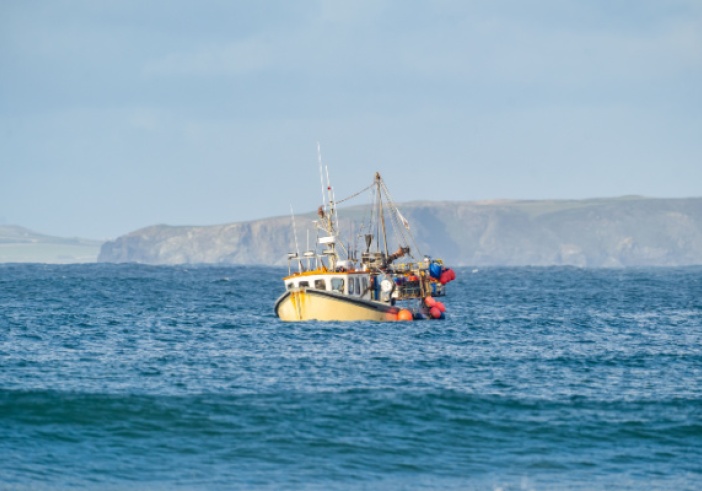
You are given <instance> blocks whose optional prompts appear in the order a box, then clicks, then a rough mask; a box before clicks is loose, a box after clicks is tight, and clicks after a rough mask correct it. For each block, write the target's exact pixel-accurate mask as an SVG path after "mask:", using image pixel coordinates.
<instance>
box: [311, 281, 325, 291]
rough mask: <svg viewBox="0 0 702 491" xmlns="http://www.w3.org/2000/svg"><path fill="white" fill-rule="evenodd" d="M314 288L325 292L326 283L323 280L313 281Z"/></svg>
mask: <svg viewBox="0 0 702 491" xmlns="http://www.w3.org/2000/svg"><path fill="white" fill-rule="evenodd" d="M314 287H315V288H316V289H317V290H326V289H327V282H326V281H325V280H324V278H322V279H319V280H314Z"/></svg>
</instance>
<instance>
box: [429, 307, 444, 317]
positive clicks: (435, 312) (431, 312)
mask: <svg viewBox="0 0 702 491" xmlns="http://www.w3.org/2000/svg"><path fill="white" fill-rule="evenodd" d="M429 315H430V316H431V318H432V319H438V318H440V317H441V311H440V310H439V308H438V307H432V308H430V309H429Z"/></svg>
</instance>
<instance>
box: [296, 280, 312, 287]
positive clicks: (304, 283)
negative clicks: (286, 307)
mask: <svg viewBox="0 0 702 491" xmlns="http://www.w3.org/2000/svg"><path fill="white" fill-rule="evenodd" d="M299 286H300V288H302V287H303V286H305V287H309V286H310V282H309V281H301V282H300V285H299Z"/></svg>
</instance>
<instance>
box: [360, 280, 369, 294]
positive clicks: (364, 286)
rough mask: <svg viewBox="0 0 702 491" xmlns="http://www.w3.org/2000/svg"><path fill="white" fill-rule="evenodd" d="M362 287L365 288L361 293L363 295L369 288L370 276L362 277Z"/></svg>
mask: <svg viewBox="0 0 702 491" xmlns="http://www.w3.org/2000/svg"><path fill="white" fill-rule="evenodd" d="M361 288H363V289H362V290H361V295H363V294H364V293H365V292H366V291H367V290H368V278H366V277H365V276H364V277H363V278H361Z"/></svg>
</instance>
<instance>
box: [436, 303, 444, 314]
mask: <svg viewBox="0 0 702 491" xmlns="http://www.w3.org/2000/svg"><path fill="white" fill-rule="evenodd" d="M434 307H436V308H437V309H439V310H440V311H441V312H446V306H445V305H444V304H443V303H442V302H436V303H435V304H434Z"/></svg>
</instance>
